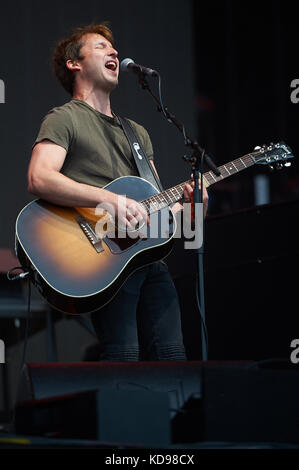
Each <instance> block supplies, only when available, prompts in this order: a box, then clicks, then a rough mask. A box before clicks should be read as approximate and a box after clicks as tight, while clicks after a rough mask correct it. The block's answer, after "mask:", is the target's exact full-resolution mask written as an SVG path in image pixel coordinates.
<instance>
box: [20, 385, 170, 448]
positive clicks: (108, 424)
mask: <svg viewBox="0 0 299 470" xmlns="http://www.w3.org/2000/svg"><path fill="white" fill-rule="evenodd" d="M15 430H16V432H17V434H23V435H24V434H25V435H31V436H41V437H48V438H51V437H52V438H53V437H54V438H56V439H80V440H82V439H84V440H89V441H101V443H102V444H104V443H106V444H109V445H113V444H118V445H123V446H125V445H137V446H154V447H155V446H167V445H169V444H170V421H169V405H168V395H167V393H163V392H149V391H146V390H139V391H128V390H115V389H108V388H106V389H104V390H99V391H90V392H82V393H77V394H71V395H64V396H61V397H56V398H48V399H43V400H34V401H31V402H21V403H19V404H18V406H17V407H16V412H15ZM50 442H51V441H49V443H50Z"/></svg>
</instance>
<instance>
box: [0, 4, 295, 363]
mask: <svg viewBox="0 0 299 470" xmlns="http://www.w3.org/2000/svg"><path fill="white" fill-rule="evenodd" d="M294 5H295V3H294V2H292V1H290V0H285V1H278V0H276V1H267V0H263V1H259V2H257V1H251V2H246V3H244V2H238V1H233V0H217V1H216V0H210V1H209V2H204V1H200V0H193V1H191V0H181V1H178V0H176V1H174V0H152V1H151V2H145V1H137V0H130V1H128V2H123V1H120V0H119V1H116V0H114V1H112V0H110V1H109V2H101V1H95V0H86V1H85V2H84V3H82V2H79V1H58V0H53V1H51V2H43V1H36V0H28V1H26V2H22V1H12V2H10V3H5V5H4V4H1V12H0V44H1V48H0V59H1V60H0V79H2V80H3V81H4V82H5V103H2V104H1V103H0V142H1V157H2V158H1V164H2V170H1V172H0V174H1V180H0V184H1V196H2V197H1V211H0V226H1V231H0V247H1V248H10V249H13V246H14V223H15V219H16V216H17V214H18V212H19V211H20V210H21V209H22V207H23V206H24V205H25V204H26V203H27V202H29V201H30V200H31V199H32V198H31V196H30V195H29V194H28V193H27V188H26V186H27V182H26V171H27V166H28V163H29V158H30V153H31V146H32V143H33V142H34V139H35V137H36V135H37V132H38V130H39V126H40V122H41V119H42V118H43V116H44V115H45V114H46V113H47V112H48V110H49V109H51V108H52V107H54V106H59V105H61V104H63V103H64V102H66V101H68V99H69V97H68V95H67V94H66V93H65V92H64V90H63V89H62V88H61V87H60V85H59V84H58V83H57V82H56V80H55V78H54V77H53V76H52V73H51V67H50V57H51V51H52V50H53V47H54V45H55V42H56V41H57V40H58V39H59V38H61V37H63V36H65V35H67V34H68V33H69V32H70V31H71V29H72V28H73V27H75V26H78V25H84V24H88V23H90V22H98V21H102V20H109V21H110V23H111V28H112V30H113V31H114V34H115V39H116V46H117V49H118V51H119V57H120V59H122V58H124V57H131V58H133V59H134V60H135V61H136V62H137V63H141V64H144V65H146V66H150V67H152V68H154V69H157V70H159V71H160V73H161V76H162V89H163V97H164V102H165V104H166V105H167V106H168V108H169V110H170V111H171V112H172V113H173V114H175V115H176V116H177V118H178V119H179V120H181V121H182V122H184V124H185V126H186V129H187V131H188V133H189V134H190V135H191V136H193V137H194V138H196V139H198V141H199V142H200V144H201V145H202V146H204V147H205V148H206V150H207V151H208V153H209V154H210V155H211V156H212V157H213V158H214V160H215V162H216V163H217V165H220V164H223V163H225V162H227V161H230V160H232V159H234V158H237V157H239V156H242V155H243V154H246V153H248V152H250V151H252V150H253V148H254V147H255V146H256V145H262V144H264V143H266V144H267V143H270V142H276V141H280V140H284V141H286V142H287V143H288V144H289V145H290V147H291V148H292V150H293V153H294V155H295V156H297V154H298V151H299V137H298V132H297V122H298V116H299V104H298V105H296V104H293V103H291V99H290V95H291V92H292V90H291V87H290V84H291V81H292V80H294V79H296V78H297V77H298V78H299V71H298V55H297V49H298V35H299V33H298V25H297V18H296V10H295V6H294ZM151 84H152V85H153V89H154V90H157V89H156V83H155V82H154V81H151ZM112 104H113V108H114V109H115V110H116V111H117V112H119V113H122V114H124V115H125V116H128V117H130V118H132V119H134V120H136V121H138V122H140V123H141V124H143V125H144V126H145V127H146V128H147V129H148V131H149V133H150V135H151V137H152V141H153V145H154V151H155V161H156V166H157V168H158V170H159V173H160V176H161V179H162V182H163V185H164V187H169V186H171V185H174V184H176V183H178V182H181V181H183V180H185V179H187V178H189V174H190V169H189V167H188V166H187V164H186V163H184V162H183V161H182V158H181V157H182V155H183V154H184V153H185V152H186V149H185V147H184V144H183V140H182V137H181V135H180V134H179V133H178V132H177V130H176V129H175V128H174V127H173V126H171V125H170V124H168V123H167V122H166V120H165V119H164V118H163V116H162V115H160V114H158V113H157V111H156V106H155V103H154V102H153V101H152V100H151V98H150V97H149V96H148V95H147V94H146V93H145V92H144V91H143V90H141V89H140V88H139V85H138V83H137V80H136V78H135V77H134V76H132V75H129V74H122V75H121V77H120V85H119V88H118V89H117V90H116V91H115V92H114V93H113V95H112ZM187 153H190V152H189V151H187ZM259 174H263V175H265V176H266V177H267V178H269V180H268V181H269V184H270V197H269V203H270V205H269V206H266V207H263V208H261V209H259V208H257V207H256V206H255V194H254V180H255V177H256V176H257V175H259ZM297 183H298V165H297V163H296V160H294V161H293V166H292V167H291V168H290V169H288V170H283V171H280V172H275V173H270V172H269V170H268V169H265V168H261V167H260V166H259V167H257V166H255V167H253V168H251V169H248V170H247V171H244V172H243V173H240V174H239V175H236V176H234V177H232V178H230V179H227V180H225V181H224V182H222V183H219V184H217V185H215V186H213V187H212V188H211V189H210V209H209V217H208V218H207V232H206V233H207V240H206V241H207V246H206V253H207V256H206V259H205V266H206V295H207V315H208V324H209V331H210V345H211V358H213V359H249V358H250V359H251V358H254V359H257V360H258V359H264V358H268V357H273V356H279V357H280V356H283V357H288V355H289V344H290V341H291V340H292V339H294V338H296V337H298V333H299V324H298V320H297V314H298V308H297V302H296V288H297V287H296V282H297V281H296V279H297V276H296V275H293V274H291V273H292V271H293V270H294V267H295V266H296V263H297V258H298V248H297V240H298V227H297V225H298V224H297V214H298V204H297V198H298V184H297ZM278 226H279V229H277V227H278ZM269 247H270V248H269ZM241 248H242V249H241ZM219 260H220V261H221V262H219ZM169 265H170V268H171V271H172V273H173V277H174V279H175V282H176V285H177V287H178V289H179V294H180V299H181V304H182V311H183V323H184V333H185V338H186V346H187V350H188V354H189V358H190V359H198V358H200V355H201V350H200V333H199V331H200V330H199V320H198V314H197V312H196V308H195V305H194V298H193V295H194V276H195V274H194V273H195V266H194V261H193V258H192V253H188V254H186V253H185V252H184V251H183V246H182V243H180V242H178V243H177V247H176V250H175V251H174V252H173V254H172V255H171V257H170V258H169ZM261 267H262V269H260V268H261ZM282 279H283V282H282ZM244 313H245V315H244ZM274 319H275V321H274ZM71 323H72V322H71V321H69V322H68V324H69V325H68V328H67V331H68V335H67V337H65V336H64V334H63V331H65V330H64V329H63V328H62V327H61V330H59V331H58V336H59V337H61V338H64V348H65V349H64V352H63V353H62V352H61V355H60V357H62V358H64V359H65V358H66V357H67V359H68V360H69V359H70V358H71V359H72V358H78V357H81V356H78V354H79V352H80V351H81V349H80V350H79V349H77V350H76V354H73V356H72V353H74V348H73V347H72V344H73V343H72V341H74V340H72V334H71V331H72V330H71V328H70V324H71ZM282 327H283V332H284V333H283V337H282V333H281V332H282ZM0 328H1V327H0ZM73 330H74V328H73ZM76 331H77V330H76ZM0 333H1V330H0ZM76 334H77V333H76ZM76 334H73V338H74V337H76V338H78V337H79V336H80V335H79V336H76ZM0 337H1V334H0ZM244 338H245V341H244ZM269 338H271V341H269ZM78 341H79V340H77V342H78ZM31 344H32V346H31V347H32V348H33V340H32V343H31ZM34 344H35V343H34ZM41 344H43V348H44V342H43V340H41V341H40V342H38V340H36V345H37V346H36V351H37V355H36V359H37V360H44V349H43V352H41V349H40V346H38V345H41ZM66 348H68V349H69V351H71V352H70V353H68V354H66V353H65V350H66ZM78 351H79V352H78ZM80 354H81V352H80ZM33 359H34V357H33V358H31V360H33Z"/></svg>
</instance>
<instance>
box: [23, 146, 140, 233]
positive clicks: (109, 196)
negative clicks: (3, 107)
mask: <svg viewBox="0 0 299 470" xmlns="http://www.w3.org/2000/svg"><path fill="white" fill-rule="evenodd" d="M65 157H66V150H65V149H64V148H63V147H61V146H60V145H57V144H54V143H53V142H51V141H49V140H44V141H42V142H39V143H38V144H37V145H35V147H34V149H33V152H32V155H31V160H30V164H29V169H28V191H29V192H30V193H32V194H34V195H35V196H37V197H39V198H42V199H45V200H46V201H49V202H52V203H54V204H58V205H62V206H68V207H79V206H81V207H96V206H97V205H98V204H100V203H105V204H111V205H112V207H113V208H114V213H116V214H118V207H119V206H118V202H119V198H123V197H122V196H118V195H117V194H115V193H112V192H111V191H108V190H106V189H103V188H98V187H96V186H90V185H88V184H83V183H78V182H77V181H74V180H72V179H71V178H68V177H67V176H65V175H63V174H62V173H60V170H61V168H62V166H63V163H64V160H65ZM123 204H124V206H123V207H126V208H127V212H125V213H124V214H123V213H122V219H123V220H122V222H123V223H125V225H127V226H130V224H135V225H136V224H137V222H138V221H141V220H143V219H146V220H147V223H149V218H148V216H147V213H146V211H145V209H144V208H143V207H142V206H141V205H140V204H139V203H138V202H136V201H134V200H132V199H129V198H123Z"/></svg>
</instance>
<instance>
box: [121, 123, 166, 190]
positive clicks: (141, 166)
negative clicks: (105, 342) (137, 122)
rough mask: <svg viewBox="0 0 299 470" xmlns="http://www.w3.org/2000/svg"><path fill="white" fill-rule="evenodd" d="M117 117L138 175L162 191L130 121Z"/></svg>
mask: <svg viewBox="0 0 299 470" xmlns="http://www.w3.org/2000/svg"><path fill="white" fill-rule="evenodd" d="M117 117H118V119H119V121H120V123H121V126H122V128H123V131H124V133H125V136H126V137H127V139H128V142H129V144H130V147H131V149H132V153H133V156H134V160H135V163H136V166H137V170H138V172H139V175H140V176H141V178H144V179H145V180H147V181H149V182H150V183H152V184H153V185H154V186H155V188H157V189H159V191H163V187H162V185H161V183H160V180H159V178H158V176H157V175H156V172H155V170H154V169H153V167H152V165H151V163H150V161H149V159H148V157H147V155H146V153H145V150H144V148H143V146H142V144H141V142H140V140H139V138H138V136H137V134H136V133H135V131H134V129H133V127H132V126H131V123H130V122H129V121H128V119H125V118H123V117H120V116H117Z"/></svg>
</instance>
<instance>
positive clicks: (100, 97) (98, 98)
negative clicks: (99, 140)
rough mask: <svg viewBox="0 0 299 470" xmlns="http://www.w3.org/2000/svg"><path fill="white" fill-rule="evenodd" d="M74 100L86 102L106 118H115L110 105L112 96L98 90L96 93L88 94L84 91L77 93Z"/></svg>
mask: <svg viewBox="0 0 299 470" xmlns="http://www.w3.org/2000/svg"><path fill="white" fill-rule="evenodd" d="M73 99H76V100H81V101H84V102H85V103H87V104H89V106H91V107H92V108H94V109H96V110H97V111H99V112H100V113H102V114H105V115H106V116H110V117H113V114H112V111H111V105H110V94H109V93H106V92H101V91H99V90H97V91H96V92H94V91H92V92H89V91H88V92H87V91H84V90H80V91H75V92H74V94H73Z"/></svg>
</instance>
